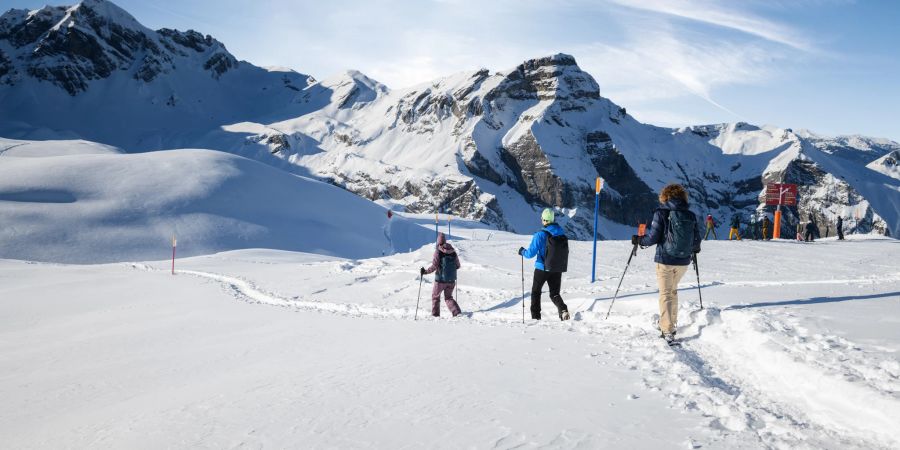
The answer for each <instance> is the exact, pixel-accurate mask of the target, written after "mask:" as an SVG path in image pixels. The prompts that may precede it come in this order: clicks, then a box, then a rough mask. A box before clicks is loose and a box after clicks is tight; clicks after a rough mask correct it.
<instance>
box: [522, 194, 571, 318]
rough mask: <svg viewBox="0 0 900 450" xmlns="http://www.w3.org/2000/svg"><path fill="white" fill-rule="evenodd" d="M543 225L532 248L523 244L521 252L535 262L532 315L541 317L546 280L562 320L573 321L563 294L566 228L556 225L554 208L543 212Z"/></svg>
mask: <svg viewBox="0 0 900 450" xmlns="http://www.w3.org/2000/svg"><path fill="white" fill-rule="evenodd" d="M541 224H542V225H543V228H541V231H538V232H537V233H535V234H534V236H532V238H531V244H529V245H528V248H525V247H519V254H520V255H522V256H524V257H525V258H528V259H531V258H534V257H535V256H537V260H535V262H534V279H533V281H532V283H531V318H532V319H534V320H541V289H543V287H544V283H547V285H548V286H549V287H550V300H551V301H552V302H553V304H554V305H556V309H558V310H559V319H560V320H569V318H570V316H569V307H567V306H566V304H565V302H563V299H562V297H561V296H560V295H559V289H560V287H561V286H562V273H563V272H565V271H566V268H567V265H568V259H569V242H568V239H567V238H566V233H565V231H563V229H562V227H560V226H559V225H557V224H556V222H555V215H554V214H553V210H552V209H550V208H546V209H544V211H543V212H542V213H541Z"/></svg>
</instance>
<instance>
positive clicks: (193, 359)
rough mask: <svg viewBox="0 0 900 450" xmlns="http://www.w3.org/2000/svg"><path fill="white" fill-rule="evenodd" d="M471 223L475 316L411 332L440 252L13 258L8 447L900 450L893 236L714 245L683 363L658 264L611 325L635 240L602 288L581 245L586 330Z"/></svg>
mask: <svg viewBox="0 0 900 450" xmlns="http://www.w3.org/2000/svg"><path fill="white" fill-rule="evenodd" d="M428 219H429V218H428V217H427V216H422V217H411V218H410V220H423V221H427V220H428ZM431 219H432V220H433V217H432V218H431ZM461 224H462V226H461V227H460V228H459V233H455V234H457V237H456V238H455V240H454V246H456V247H457V248H458V249H459V252H460V256H461V259H462V262H463V267H462V269H461V271H460V273H459V276H460V285H459V291H458V292H459V295H458V297H459V301H460V304H461V305H462V307H463V310H464V311H465V312H467V317H464V318H453V319H451V318H449V317H446V316H445V317H442V318H436V319H435V318H430V317H428V315H427V312H426V311H427V309H426V308H427V307H428V298H427V297H428V293H429V292H430V288H431V277H426V279H425V283H424V286H423V288H422V292H423V298H422V300H421V303H420V305H419V306H420V309H419V320H418V321H413V320H412V318H413V315H414V312H415V308H416V295H417V292H418V289H419V280H418V267H419V266H421V265H425V264H427V262H428V261H429V260H430V256H431V252H432V250H433V246H432V245H431V244H426V245H424V246H422V247H420V248H418V249H416V250H414V251H413V252H411V253H399V254H394V255H390V256H386V257H379V258H373V259H345V258H338V257H333V256H323V255H316V254H309V253H296V252H288V251H279V250H266V249H247V250H238V251H229V252H223V253H218V254H212V255H206V256H196V257H192V258H185V259H179V260H178V261H177V263H176V270H177V275H175V276H172V275H170V274H169V270H170V268H169V264H170V263H169V262H168V261H159V262H146V263H137V262H136V263H115V264H104V265H89V266H77V265H61V264H48V263H31V262H27V261H13V260H2V261H0V280H2V283H0V354H2V355H4V356H3V358H2V359H0V373H3V374H4V376H3V377H2V378H0V395H2V397H3V398H4V402H3V403H2V405H0V435H3V436H5V439H4V442H5V445H8V446H10V447H13V448H26V447H53V448H69V447H104V448H111V447H116V448H121V447H134V446H141V447H143V446H147V447H172V446H176V447H182V446H187V447H197V446H200V447H238V446H251V447H276V448H280V447H292V446H297V445H300V446H303V447H342V448H348V447H349V448H359V447H378V448H385V447H413V448H423V447H427V448H470V447H475V448H483V447H498V448H510V447H525V448H535V447H550V448H597V447H617V448H660V447H663V448H672V447H676V448H677V447H681V448H684V447H688V448H758V447H769V448H841V449H845V448H867V449H871V448H896V447H897V446H898V445H900V432H898V428H897V427H896V422H895V418H896V417H898V414H900V394H898V392H900V389H898V388H900V381H898V380H900V359H898V356H897V355H898V351H900V335H898V333H897V332H896V330H897V327H898V325H900V323H898V320H897V315H896V309H897V307H898V306H900V303H898V302H900V294H898V292H900V270H898V266H897V265H896V261H897V260H898V257H900V246H898V242H897V241H895V240H890V239H874V238H863V237H856V236H852V237H851V238H850V239H849V240H848V241H844V242H838V241H835V240H831V239H824V240H820V241H817V242H815V243H808V244H807V243H796V242H789V241H785V242H753V241H740V242H737V241H736V242H725V241H718V242H712V241H708V242H706V243H705V244H704V247H703V252H702V253H701V254H700V276H701V283H702V288H703V303H704V306H705V309H704V310H702V311H701V310H699V304H698V298H697V291H696V278H695V275H694V273H692V272H688V274H687V275H686V276H685V278H684V279H683V280H682V283H681V286H680V288H681V289H680V293H679V295H680V300H681V313H680V316H679V317H680V320H679V332H678V337H679V338H680V339H681V340H682V343H683V344H682V347H681V348H680V349H679V348H676V349H670V348H668V347H667V346H665V345H664V343H663V342H662V341H661V340H660V339H659V338H658V337H657V336H658V335H657V333H656V332H655V331H654V329H653V327H654V314H655V312H656V311H657V306H656V296H657V293H656V292H655V277H654V273H653V270H654V269H653V264H652V261H651V259H652V250H642V251H640V252H639V253H638V256H637V257H636V258H635V259H634V260H633V261H632V263H631V267H630V268H629V270H628V273H627V274H626V276H625V279H624V282H623V285H622V292H621V293H620V295H619V299H618V300H617V301H616V303H615V305H614V307H613V310H612V314H611V315H610V318H609V319H608V320H604V319H603V316H604V315H605V314H606V311H607V308H608V307H609V303H610V299H611V296H612V293H613V291H614V289H615V287H616V283H617V282H618V280H619V276H620V275H621V271H622V269H623V267H624V265H625V260H626V258H627V256H628V253H629V250H630V244H629V243H627V242H624V241H605V242H601V243H600V247H599V250H600V251H599V259H598V282H597V283H596V284H593V285H591V284H590V283H589V279H590V278H589V277H590V273H589V270H590V245H591V243H589V242H572V261H571V262H570V270H571V271H570V272H569V273H567V274H566V275H565V276H564V282H563V292H562V295H563V297H564V298H565V300H566V302H567V303H568V305H569V308H570V311H572V312H574V313H575V314H574V320H573V321H570V322H566V323H563V322H560V321H558V320H553V319H552V317H553V315H554V314H553V311H549V310H548V311H546V314H545V315H546V316H547V317H548V320H545V321H541V322H536V321H531V320H530V319H529V320H527V321H526V323H525V324H523V323H522V304H521V290H522V285H521V283H522V280H521V274H520V261H519V258H518V256H517V255H516V254H515V249H516V248H518V246H520V245H523V244H524V243H526V242H527V240H528V238H529V237H528V236H522V235H514V234H510V233H503V232H494V233H493V234H491V235H490V236H492V238H490V239H489V240H488V234H487V233H486V232H485V231H486V230H485V231H482V230H481V229H473V228H467V226H469V225H471V226H475V227H477V225H475V224H472V223H471V222H465V221H462V222H461ZM445 226H446V224H445V223H444V222H442V227H445ZM454 230H457V228H456V227H455V224H454ZM470 233H472V236H471V237H470V236H469V234H470ZM161 250H163V251H164V250H165V248H163V249H161ZM823 258H827V260H828V261H829V264H828V266H827V268H825V270H823V267H821V265H819V264H816V263H815V261H818V260H822V259H823ZM527 263H528V264H526V274H525V281H526V283H528V282H530V278H531V275H530V271H531V262H530V261H528V262H527ZM123 294H125V295H123ZM26 300H27V301H26ZM544 302H545V304H544V308H545V309H547V308H550V309H552V308H553V307H552V305H551V304H550V302H549V301H547V299H546V293H545V298H544ZM442 309H443V312H444V314H445V315H446V307H445V306H444V305H442Z"/></svg>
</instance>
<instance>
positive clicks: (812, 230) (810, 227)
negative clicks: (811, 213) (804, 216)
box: [806, 220, 818, 242]
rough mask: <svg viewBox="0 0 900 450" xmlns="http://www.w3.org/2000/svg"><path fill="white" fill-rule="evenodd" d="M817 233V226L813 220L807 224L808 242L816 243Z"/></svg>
mask: <svg viewBox="0 0 900 450" xmlns="http://www.w3.org/2000/svg"><path fill="white" fill-rule="evenodd" d="M817 231H818V230H816V224H815V223H814V222H813V221H812V220H810V221H809V222H806V242H814V241H815V235H816V232H817Z"/></svg>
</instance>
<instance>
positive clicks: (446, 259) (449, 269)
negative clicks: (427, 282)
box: [434, 253, 456, 283]
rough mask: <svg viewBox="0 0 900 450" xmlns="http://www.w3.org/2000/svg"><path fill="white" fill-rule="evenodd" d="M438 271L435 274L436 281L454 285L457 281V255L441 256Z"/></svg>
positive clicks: (447, 254)
mask: <svg viewBox="0 0 900 450" xmlns="http://www.w3.org/2000/svg"><path fill="white" fill-rule="evenodd" d="M438 261H439V264H438V266H439V267H438V270H437V273H435V276H434V277H435V279H436V280H435V281H439V282H441V283H452V282H454V281H456V253H444V254H441V257H440V259H438Z"/></svg>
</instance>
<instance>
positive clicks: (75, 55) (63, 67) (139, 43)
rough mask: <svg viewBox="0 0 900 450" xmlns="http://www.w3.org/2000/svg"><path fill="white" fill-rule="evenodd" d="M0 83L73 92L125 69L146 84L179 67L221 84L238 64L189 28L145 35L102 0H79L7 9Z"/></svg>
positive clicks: (0, 34) (0, 32) (0, 28)
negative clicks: (31, 83)
mask: <svg viewBox="0 0 900 450" xmlns="http://www.w3.org/2000/svg"><path fill="white" fill-rule="evenodd" d="M2 41H7V42H9V44H10V47H11V48H12V52H11V54H6V53H3V51H2V50H0V83H4V84H16V83H17V82H19V81H21V80H23V79H25V78H27V77H30V78H36V79H38V80H41V81H47V82H50V83H53V84H55V85H57V86H59V87H61V88H63V89H64V90H65V91H66V92H68V93H69V94H70V95H73V96H74V95H77V94H79V93H81V92H84V91H86V90H87V89H88V85H89V83H90V82H91V81H93V80H101V79H105V78H108V77H110V76H111V75H113V74H114V73H117V72H119V71H124V72H126V73H128V74H130V75H131V76H132V77H133V78H134V79H136V80H140V81H143V82H151V81H153V80H154V79H156V78H157V77H158V76H160V75H161V74H164V73H170V72H172V71H174V69H175V66H176V65H175V60H176V59H177V58H186V59H189V60H190V61H187V62H186V63H180V64H179V66H189V67H190V66H199V67H197V68H198V69H202V70H204V71H207V72H208V73H209V75H210V76H211V77H212V78H214V79H218V78H219V77H220V76H222V75H223V74H224V73H226V72H228V71H229V70H231V69H233V68H236V67H237V66H238V65H239V62H238V61H237V59H236V58H235V57H234V56H232V55H231V54H230V53H229V52H228V50H227V49H225V46H224V45H223V44H222V43H221V42H219V41H217V40H215V39H213V38H212V37H211V36H208V35H207V36H204V35H202V34H201V33H198V32H196V31H194V30H188V31H185V32H182V31H178V30H171V29H167V28H163V29H161V30H159V31H153V30H150V29H148V28H146V27H144V26H143V25H141V24H140V23H139V22H138V21H137V20H136V19H135V18H134V17H133V16H131V15H130V14H129V13H128V12H126V11H125V10H123V9H121V8H119V7H118V6H116V5H115V4H113V3H112V2H109V1H107V0H84V1H82V2H80V3H78V4H76V5H74V6H70V7H56V6H46V7H44V8H41V9H39V10H34V11H27V10H10V11H7V12H6V13H5V14H4V15H3V16H2V17H0V42H2Z"/></svg>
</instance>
